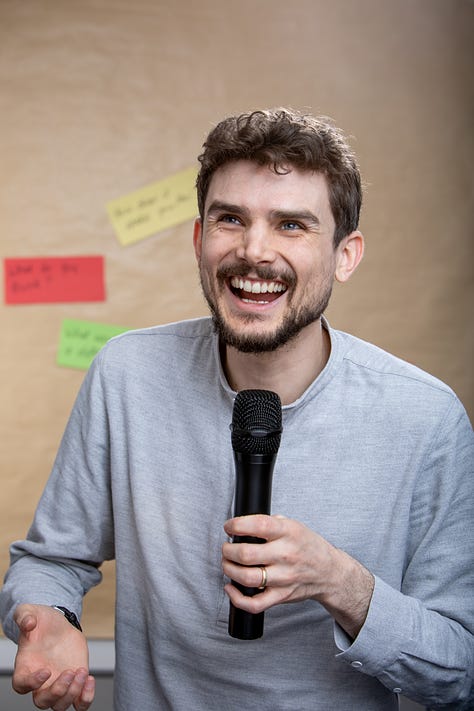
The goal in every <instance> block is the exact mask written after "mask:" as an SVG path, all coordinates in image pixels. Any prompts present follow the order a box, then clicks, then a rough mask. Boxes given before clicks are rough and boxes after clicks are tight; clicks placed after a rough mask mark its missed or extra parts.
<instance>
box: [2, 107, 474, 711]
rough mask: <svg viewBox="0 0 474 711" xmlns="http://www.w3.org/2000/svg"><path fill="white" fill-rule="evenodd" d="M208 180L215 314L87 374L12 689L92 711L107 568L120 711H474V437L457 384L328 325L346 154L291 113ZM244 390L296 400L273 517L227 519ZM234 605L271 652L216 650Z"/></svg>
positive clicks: (30, 580)
mask: <svg viewBox="0 0 474 711" xmlns="http://www.w3.org/2000/svg"><path fill="white" fill-rule="evenodd" d="M199 160H200V162H201V169H200V173H199V176H198V181H197V190H198V203H199V212H200V217H199V219H198V220H196V222H195V225H194V249H195V253H196V258H197V261H198V265H199V272H200V278H201V284H202V289H203V293H204V295H205V297H206V300H207V303H208V304H209V308H210V311H211V315H212V318H202V319H195V320H192V321H185V322H180V323H175V324H168V325H164V326H157V327H155V328H150V329H146V330H140V331H134V332H128V333H126V334H124V335H122V336H119V337H118V338H115V339H113V340H112V341H110V342H109V343H108V344H107V345H106V347H105V348H104V349H103V350H102V351H101V353H100V354H99V355H98V356H97V358H96V360H95V361H94V363H93V365H92V366H91V369H90V371H89V373H88V374H87V376H86V379H85V381H84V384H83V386H82V388H81V391H80V393H79V395H78V398H77V402H76V404H75V406H74V409H73V412H72V414H71V418H70V421H69V423H68V426H67V429H66V432H65V435H64V438H63V441H62V443H61V447H60V451H59V453H58V457H57V460H56V463H55V466H54V469H53V472H52V474H51V477H50V480H49V482H48V484H47V486H46V489H45V492H44V494H43V497H42V499H41V501H40V504H39V506H38V510H37V513H36V516H35V519H34V522H33V525H32V527H31V529H30V531H29V533H28V536H27V538H26V539H25V540H24V541H17V542H16V543H14V544H13V545H12V548H11V558H12V564H11V567H10V570H9V572H8V574H7V577H6V581H5V585H4V588H3V591H2V593H1V597H0V610H1V613H2V618H3V624H4V629H5V631H6V633H7V634H8V635H9V636H10V637H11V638H12V639H14V640H16V641H17V642H18V655H17V660H16V665H15V672H14V677H13V684H14V687H15V689H16V690H17V691H19V692H20V693H26V692H29V691H31V692H33V699H34V702H35V704H36V705H37V706H38V708H49V707H51V708H53V709H54V710H55V711H64V710H65V709H67V708H68V707H69V706H70V705H71V704H72V705H73V706H74V708H75V709H76V711H85V710H86V709H88V708H89V706H90V705H91V703H92V699H93V695H94V680H93V679H92V677H91V676H90V675H89V674H88V661H87V643H86V639H85V637H84V635H83V634H82V632H81V630H80V626H79V622H78V617H79V616H80V612H81V603H82V597H83V595H84V594H85V593H86V592H87V590H88V589H89V588H90V587H91V586H92V585H95V584H97V583H98V582H99V580H100V573H99V571H98V568H99V566H100V564H101V562H102V561H103V560H105V559H110V558H115V559H116V570H117V604H116V675H115V709H116V711H131V710H132V709H133V710H135V709H139V710H140V711H157V710H161V709H163V710H164V709H174V710H176V711H181V710H183V711H184V710H186V711H188V710H189V709H193V711H208V710H209V709H212V710H214V709H215V710H216V711H217V710H219V711H220V710H221V709H225V710H226V711H233V710H234V709H236V710H237V709H239V710H240V709H242V708H245V709H254V708H255V709H259V710H263V711H265V710H267V711H279V710H281V711H295V710H296V711H309V710H311V711H314V710H316V711H354V709H363V710H364V711H382V710H386V711H388V710H395V709H397V708H398V695H399V693H403V694H404V695H405V696H408V697H410V698H412V699H414V700H415V701H418V702H420V703H423V704H425V705H426V706H429V707H430V708H432V709H451V710H454V709H457V710H458V711H460V710H461V709H470V708H472V707H473V706H472V704H473V692H472V677H473V668H474V658H473V655H474V643H473V630H474V619H473V618H474V613H473V598H472V585H473V582H474V579H473V577H474V565H473V551H474V540H473V529H474V527H473V526H472V516H473V507H474V504H473V499H474V492H473V481H474V477H473V476H472V462H473V449H474V443H473V433H472V428H471V425H470V423H469V420H468V418H467V415H466V413H465V411H464V409H463V407H462V405H461V403H460V402H459V400H458V399H457V397H456V396H455V394H454V393H453V392H452V391H451V390H450V389H449V387H447V386H446V385H444V384H443V383H441V382H440V381H438V380H436V379H435V378H433V377H431V376H430V375H428V374H426V373H424V372H422V371H421V370H419V369H417V368H415V367H414V366H412V365H409V364H407V363H404V362H402V361H400V360H398V359H396V358H394V357H393V356H391V355H389V354H388V353H385V352H383V351H382V350H380V349H378V348H376V347H375V346H372V345H370V344H368V343H364V342H363V341H361V340H359V339H357V338H354V337H353V336H350V335H349V334H346V333H342V332H341V331H337V330H335V329H333V328H331V327H330V326H329V324H328V323H327V321H326V319H325V318H324V316H323V313H324V311H325V309H326V306H327V304H328V302H329V299H330V296H331V290H332V286H333V284H334V281H338V282H341V283H342V282H346V281H347V280H348V279H349V278H350V277H351V275H352V274H353V272H354V270H355V269H356V268H357V266H358V264H359V262H360V260H361V258H362V256H363V245H364V243H363V237H362V235H361V233H360V231H359V229H358V223H359V212H360V207H361V195H362V194H361V181H360V175H359V170H358V167H357V163H356V160H355V157H354V155H353V153H352V151H351V149H350V147H349V145H348V143H347V141H346V139H345V138H344V136H343V134H342V133H341V131H340V130H338V129H337V128H336V127H335V126H334V125H333V124H332V122H331V121H329V120H328V119H325V118H315V117H312V116H307V115H302V114H299V113H297V112H293V111H289V110H285V109H278V110H271V111H255V112H252V113H249V114H243V115H240V116H233V117H229V118H227V119H225V120H224V121H222V122H221V123H219V124H218V125H217V126H216V127H215V128H214V129H213V130H212V131H211V133H210V134H209V136H208V138H207V140H206V142H205V144H204V151H203V153H202V154H201V156H200V157H199ZM249 388H257V389H266V390H272V391H274V392H276V393H278V394H279V396H280V398H281V401H282V403H283V413H282V416H283V435H282V441H281V447H280V450H279V454H278V459H277V463H276V467H275V472H274V482H273V497H272V508H273V510H274V511H275V512H276V515H273V516H267V515H253V516H244V517H238V518H229V517H230V515H231V511H232V508H233V496H234V491H235V475H234V464H233V453H232V449H231V445H230V436H229V423H230V420H231V415H232V408H233V403H234V399H235V396H236V393H237V392H239V391H241V390H243V389H249ZM234 536H250V537H252V536H255V537H257V538H260V539H263V540H264V541H265V542H264V543H261V544H252V543H231V542H230V540H229V539H230V538H233V537H234ZM231 580H232V581H235V582H237V583H239V584H240V585H243V586H247V587H252V588H261V592H260V593H259V594H256V595H254V596H253V597H246V596H245V595H243V594H242V593H241V592H240V590H239V589H238V588H237V587H236V586H235V585H233V584H232V583H231V582H230V581H231ZM226 594H227V597H226ZM228 599H230V600H231V602H232V603H233V604H234V605H235V606H236V607H238V608H241V609H243V610H246V611H248V612H252V613H259V612H262V611H265V613H266V623H265V633H264V635H263V637H262V638H261V639H258V640H253V641H241V640H236V639H234V638H233V637H231V636H230V635H229V634H228V632H227V622H228V602H227V600H228ZM285 603H292V604H285Z"/></svg>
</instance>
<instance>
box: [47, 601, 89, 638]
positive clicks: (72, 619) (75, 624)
mask: <svg viewBox="0 0 474 711" xmlns="http://www.w3.org/2000/svg"><path fill="white" fill-rule="evenodd" d="M51 607H53V608H54V609H55V610H59V612H62V613H63V615H64V617H65V618H66V620H67V621H68V622H70V623H71V625H72V626H73V627H75V628H76V629H77V630H79V632H82V627H81V625H80V623H79V620H78V619H77V617H76V615H75V614H74V612H71V610H68V609H67V607H61V605H51Z"/></svg>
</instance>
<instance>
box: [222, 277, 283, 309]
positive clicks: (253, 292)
mask: <svg viewBox="0 0 474 711" xmlns="http://www.w3.org/2000/svg"><path fill="white" fill-rule="evenodd" d="M229 285H230V290H231V291H232V293H233V294H235V296H238V297H239V299H241V300H242V301H243V302H244V303H247V304H250V303H252V304H255V303H257V304H268V303H270V302H271V301H275V300H276V299H278V298H279V297H280V296H281V295H282V294H284V293H285V291H286V290H287V288H288V287H287V286H286V285H285V284H283V283H282V282H281V281H267V280H261V279H258V280H257V279H244V278H242V277H239V276H233V277H231V278H230V280H229Z"/></svg>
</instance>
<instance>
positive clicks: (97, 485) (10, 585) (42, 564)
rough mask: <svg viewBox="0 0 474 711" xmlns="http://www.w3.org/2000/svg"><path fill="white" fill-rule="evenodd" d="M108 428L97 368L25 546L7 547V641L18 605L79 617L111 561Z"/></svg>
mask: <svg viewBox="0 0 474 711" xmlns="http://www.w3.org/2000/svg"><path fill="white" fill-rule="evenodd" d="M108 439H109V435H108V421H107V412H106V406H105V400H104V397H103V392H102V384H101V376H100V368H99V363H98V362H95V363H94V364H93V365H92V366H91V368H90V370H89V371H88V373H87V375H86V378H85V379H84V382H83V385H82V387H81V389H80V391H79V394H78V397H77V399H76V402H75V405H74V407H73V410H72V412H71V416H70V418H69V422H68V424H67V427H66V430H65V432H64V435H63V438H62V441H61V445H60V447H59V450H58V454H57V457H56V461H55V463H54V466H53V469H52V472H51V475H50V477H49V480H48V482H47V484H46V487H45V489H44V492H43V494H42V496H41V499H40V501H39V504H38V507H37V509H36V512H35V516H34V520H33V523H32V525H31V528H30V530H29V531H28V534H27V536H26V539H25V540H22V541H15V542H14V543H13V544H12V546H11V548H10V568H9V570H8V572H7V575H6V577H5V583H4V586H3V589H2V591H1V592H0V616H1V619H2V624H3V629H4V632H5V634H6V635H7V636H8V637H10V638H11V639H12V640H13V641H15V642H16V641H17V637H18V630H17V625H16V624H15V622H14V621H13V613H14V611H15V608H16V607H17V605H18V604H20V603H23V602H24V603H26V602H27V603H30V604H43V605H63V606H64V607H67V608H68V609H71V610H72V611H74V612H75V613H76V615H77V616H78V617H80V615H81V611H82V599H83V596H84V595H85V594H86V592H87V591H88V590H89V589H90V588H91V587H92V586H94V585H97V584H98V583H99V582H100V580H101V573H100V570H99V568H100V565H101V563H102V562H103V561H104V560H105V559H111V558H113V556H114V547H113V520H112V504H111V484H110V454H109V446H108Z"/></svg>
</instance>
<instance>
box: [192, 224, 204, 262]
mask: <svg viewBox="0 0 474 711" xmlns="http://www.w3.org/2000/svg"><path fill="white" fill-rule="evenodd" d="M193 245H194V254H195V255H196V259H197V261H198V264H199V263H200V261H201V250H202V222H201V218H200V217H198V218H196V219H195V220H194V231H193Z"/></svg>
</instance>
